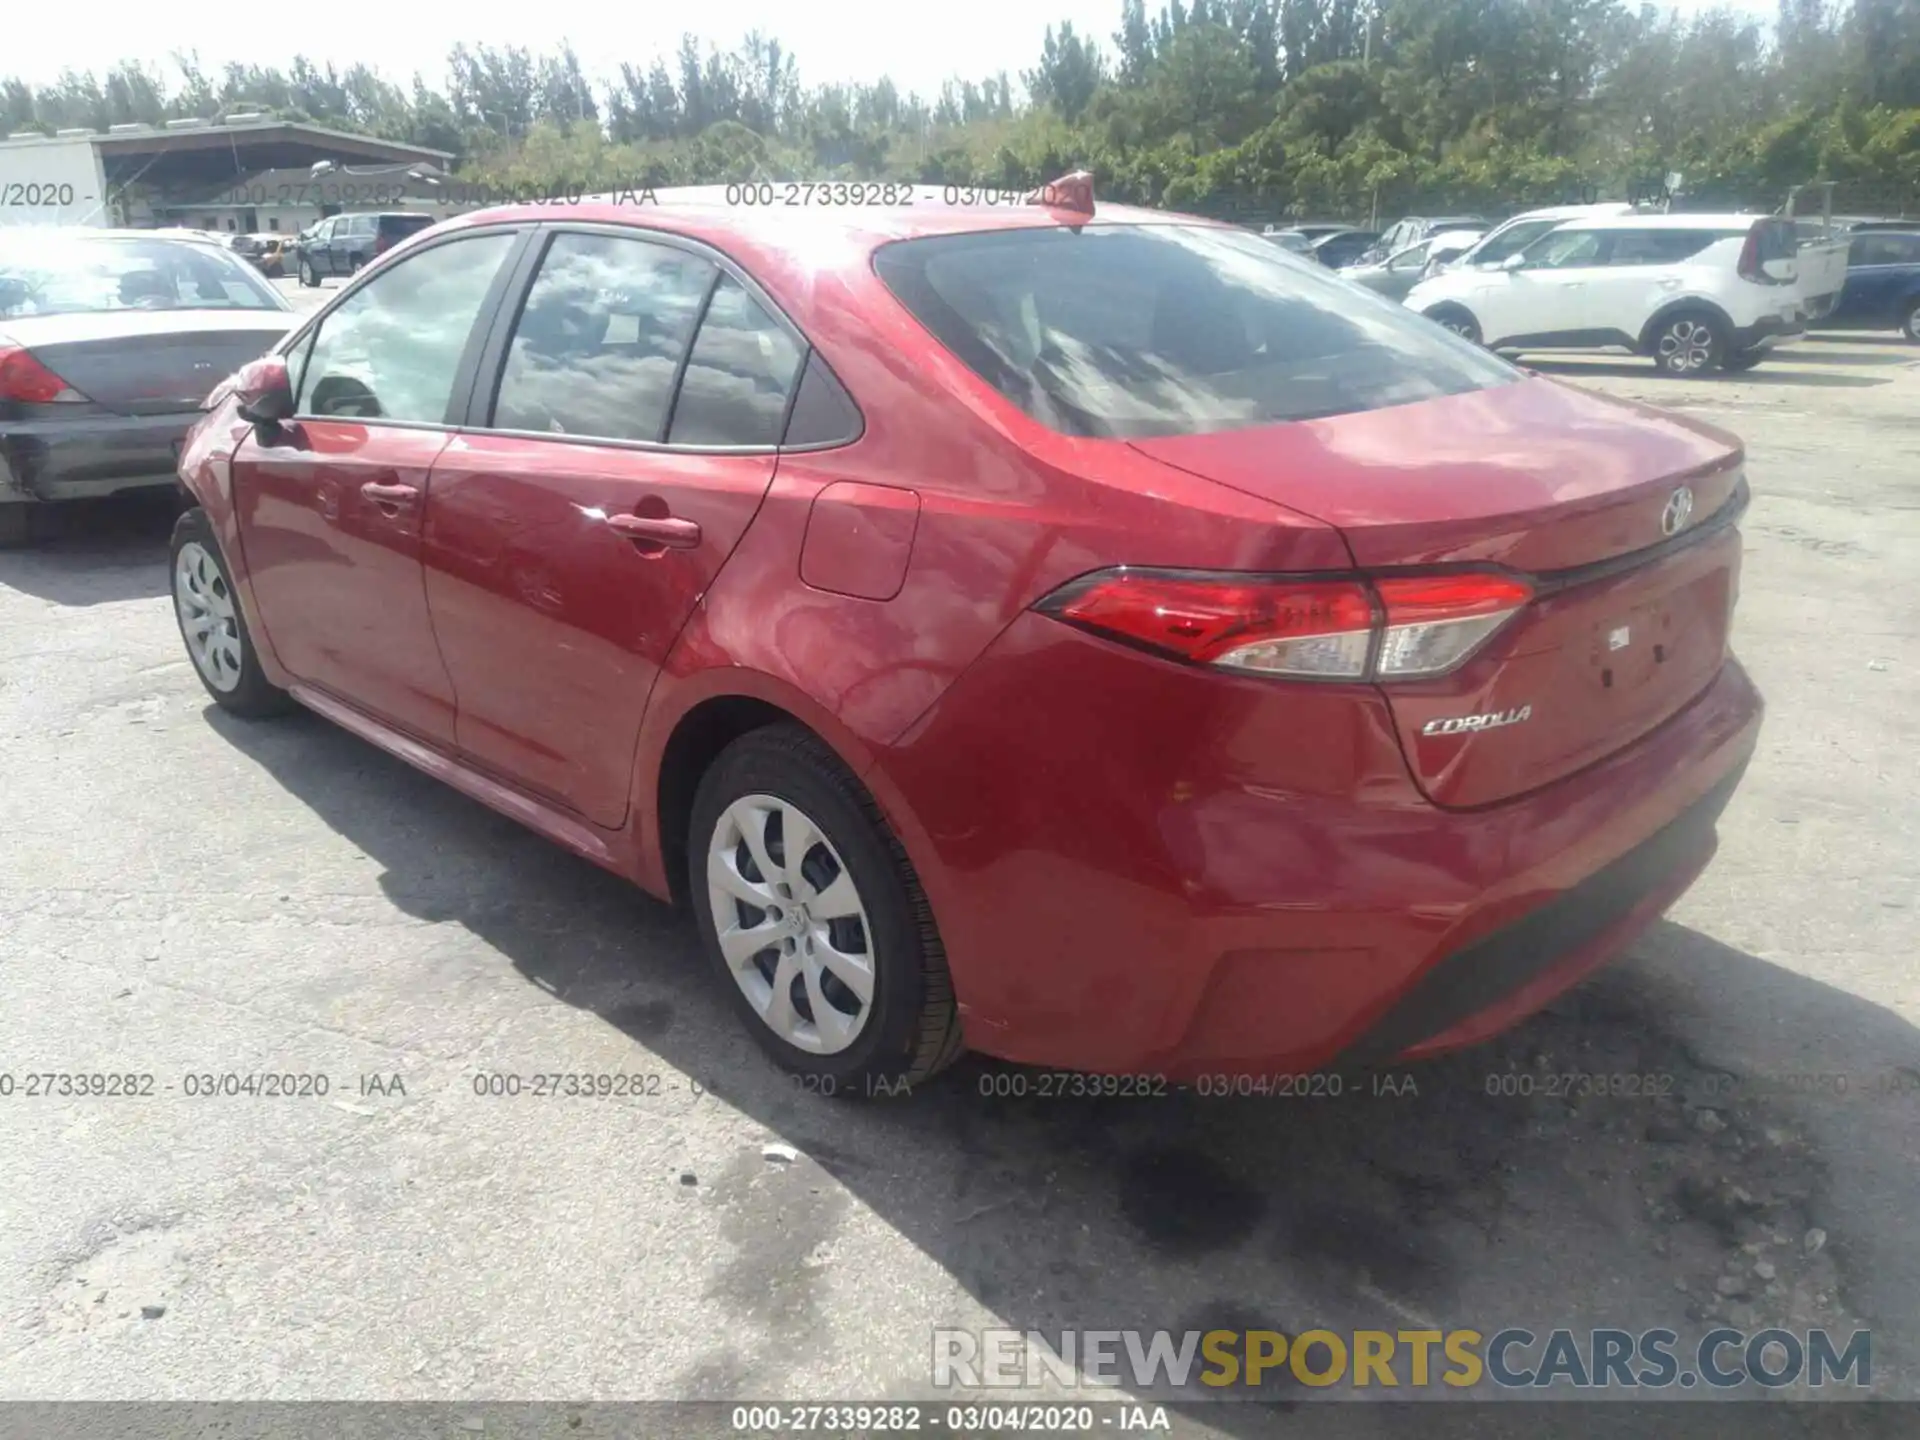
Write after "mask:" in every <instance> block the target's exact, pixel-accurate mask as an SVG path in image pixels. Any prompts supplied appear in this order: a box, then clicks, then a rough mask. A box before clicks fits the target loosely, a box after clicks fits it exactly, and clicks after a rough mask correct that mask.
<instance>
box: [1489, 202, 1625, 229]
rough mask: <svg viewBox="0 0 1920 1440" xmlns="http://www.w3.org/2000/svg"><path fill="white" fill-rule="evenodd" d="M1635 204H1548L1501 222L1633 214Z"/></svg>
mask: <svg viewBox="0 0 1920 1440" xmlns="http://www.w3.org/2000/svg"><path fill="white" fill-rule="evenodd" d="M1632 213H1633V206H1632V205H1630V204H1629V203H1628V202H1627V201H1625V200H1610V201H1604V202H1602V203H1600V204H1598V205H1548V206H1546V207H1544V208H1542V209H1539V210H1522V211H1521V212H1520V213H1519V214H1517V215H1509V216H1508V217H1507V218H1506V219H1505V220H1503V221H1501V222H1500V223H1501V224H1503V225H1511V224H1512V223H1513V222H1514V221H1516V220H1585V219H1586V218H1588V217H1589V216H1592V217H1593V218H1595V219H1598V218H1599V217H1601V216H1603V215H1631V214H1632Z"/></svg>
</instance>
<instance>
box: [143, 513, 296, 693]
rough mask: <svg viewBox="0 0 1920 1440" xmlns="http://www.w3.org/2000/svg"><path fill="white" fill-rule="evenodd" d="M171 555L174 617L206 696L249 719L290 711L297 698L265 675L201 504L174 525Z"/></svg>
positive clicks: (245, 618) (210, 523)
mask: <svg viewBox="0 0 1920 1440" xmlns="http://www.w3.org/2000/svg"><path fill="white" fill-rule="evenodd" d="M171 555H172V559H173V613H174V617H175V618H176V619H177V620H178V621H179V622H180V638H181V639H182V640H184V641H185V642H186V646H187V658H188V659H189V660H191V661H193V671H194V674H196V675H198V676H199V677H200V683H201V684H202V685H203V686H205V687H206V691H207V694H209V695H211V696H212V697H213V700H214V703H215V704H216V705H218V706H219V707H220V708H221V709H223V710H231V711H232V712H233V713H234V714H236V715H243V716H245V717H247V718H248V719H250V720H257V719H264V718H265V717H267V716H269V715H280V714H284V713H285V712H287V711H288V710H291V709H292V708H293V697H291V696H290V695H288V694H287V692H286V691H284V690H282V689H280V687H279V686H277V685H274V684H273V683H271V682H270V681H269V680H268V679H267V677H266V676H265V675H264V674H262V673H261V670H260V659H259V656H258V654H257V653H256V652H255V650H254V648H253V637H252V636H251V635H249V634H248V633H247V617H246V616H245V615H243V614H241V613H240V600H239V597H238V596H236V595H235V594H234V592H233V578H232V577H231V576H230V575H229V574H228V573H227V563H226V561H225V560H223V559H222V558H221V556H220V544H219V542H218V541H217V540H215V539H214V538H213V525H212V522H210V521H209V520H208V519H207V512H206V511H204V510H202V509H200V508H198V507H197V506H196V507H195V508H194V509H191V510H189V511H187V513H186V514H184V515H182V516H181V517H180V518H179V520H178V521H176V522H175V524H174V527H173V543H172V546H171Z"/></svg>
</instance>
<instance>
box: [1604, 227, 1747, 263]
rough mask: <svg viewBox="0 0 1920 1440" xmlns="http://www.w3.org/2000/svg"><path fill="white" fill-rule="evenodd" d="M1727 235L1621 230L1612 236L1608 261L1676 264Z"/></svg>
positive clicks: (1709, 232)
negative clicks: (1611, 246) (1611, 247)
mask: <svg viewBox="0 0 1920 1440" xmlns="http://www.w3.org/2000/svg"><path fill="white" fill-rule="evenodd" d="M1724 238H1726V237H1724V236H1721V235H1716V234H1714V233H1713V232H1712V231H1711V230H1621V231H1617V232H1616V233H1615V234H1614V237H1613V249H1612V251H1611V253H1609V254H1608V256H1607V264H1609V265H1677V264H1679V263H1680V262H1681V261H1682V260H1688V259H1691V258H1692V257H1693V256H1695V255H1698V254H1699V253H1700V252H1701V251H1702V250H1704V249H1706V248H1707V247H1708V246H1709V245H1711V244H1713V243H1714V242H1715V241H1718V240H1721V239H1724Z"/></svg>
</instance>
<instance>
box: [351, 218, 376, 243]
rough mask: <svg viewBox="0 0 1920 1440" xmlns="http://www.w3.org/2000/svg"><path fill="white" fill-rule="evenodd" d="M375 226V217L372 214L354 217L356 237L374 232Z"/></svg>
mask: <svg viewBox="0 0 1920 1440" xmlns="http://www.w3.org/2000/svg"><path fill="white" fill-rule="evenodd" d="M373 226H374V219H373V216H371V215H356V216H354V217H353V233H354V236H355V237H356V238H358V237H359V236H362V235H371V234H373Z"/></svg>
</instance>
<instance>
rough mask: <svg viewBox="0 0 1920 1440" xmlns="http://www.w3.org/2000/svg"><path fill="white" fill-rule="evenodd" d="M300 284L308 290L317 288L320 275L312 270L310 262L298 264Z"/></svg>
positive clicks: (303, 261) (305, 261) (304, 261)
mask: <svg viewBox="0 0 1920 1440" xmlns="http://www.w3.org/2000/svg"><path fill="white" fill-rule="evenodd" d="M300 283H301V284H302V285H304V286H305V287H306V288H307V289H309V290H312V289H315V288H317V287H318V286H319V284H320V275H319V272H318V271H316V270H315V269H314V268H313V265H312V262H310V261H307V260H302V261H301V262H300Z"/></svg>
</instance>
